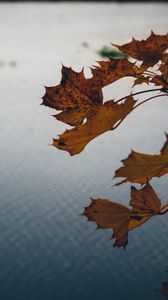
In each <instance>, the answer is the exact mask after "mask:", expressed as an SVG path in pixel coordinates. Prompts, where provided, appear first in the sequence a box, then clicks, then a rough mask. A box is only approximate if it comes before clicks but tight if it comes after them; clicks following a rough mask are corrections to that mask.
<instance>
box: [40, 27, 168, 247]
mask: <svg viewBox="0 0 168 300" xmlns="http://www.w3.org/2000/svg"><path fill="white" fill-rule="evenodd" d="M114 46H115V47H117V49H118V50H119V51H121V53H122V54H123V55H121V57H120V58H118V59H116V58H114V57H110V58H109V59H108V60H106V61H100V62H99V65H98V66H95V67H92V68H91V71H92V77H91V78H86V77H85V75H84V72H83V70H82V71H81V72H79V73H78V72H75V71H73V70H72V69H71V68H68V67H65V66H63V67H62V78H61V82H60V84H59V85H57V86H52V87H46V92H45V95H44V96H43V102H42V104H43V105H46V106H49V107H51V108H53V109H56V110H59V111H61V112H59V113H58V114H56V115H55V118H56V119H57V120H59V121H62V122H64V123H66V124H68V125H70V126H72V127H73V128H72V129H69V130H66V131H65V132H64V133H63V134H61V135H60V136H59V138H57V139H53V146H54V147H56V148H58V149H60V150H65V151H67V152H69V153H70V155H75V154H78V153H80V152H81V151H83V149H84V148H85V146H86V145H87V144H88V143H89V142H90V141H91V140H93V139H94V138H96V137H97V136H99V135H101V134H103V133H105V132H106V131H108V130H114V129H116V128H117V127H118V126H119V125H120V124H121V122H123V120H124V119H125V118H126V117H127V116H128V114H130V113H131V112H132V111H133V110H134V109H136V108H137V107H138V106H139V105H142V104H143V103H145V102H147V101H150V100H152V99H154V98H157V97H161V96H168V53H167V52H166V51H167V49H168V35H156V34H154V33H153V32H151V34H150V36H149V37H148V38H147V39H146V40H142V41H138V40H135V39H133V40H132V41H131V42H130V43H127V44H124V45H122V46H119V45H114ZM127 76H129V77H132V79H133V87H134V86H135V85H137V84H142V83H146V84H148V86H149V85H152V88H150V89H148V90H145V91H141V92H137V93H131V94H129V95H126V96H124V97H123V98H121V99H117V100H114V99H113V100H110V101H106V102H104V101H103V93H102V89H103V87H105V86H107V85H109V84H113V83H114V82H116V81H117V80H119V79H121V78H123V77H127ZM153 85H155V86H157V87H156V88H154V87H153ZM149 92H155V95H153V96H151V97H150V98H147V99H145V100H143V101H140V100H138V101H139V102H138V101H135V99H134V96H135V95H136V96H137V95H141V94H142V93H149ZM122 162H123V166H122V167H121V168H120V169H118V170H117V171H116V172H115V176H114V177H122V178H124V179H123V180H122V181H121V182H119V183H117V184H116V185H119V184H122V183H124V182H131V183H139V184H141V185H143V186H142V187H141V189H139V190H138V189H136V188H135V187H133V186H132V187H131V200H130V202H129V204H130V206H132V208H131V209H130V208H127V207H126V206H123V205H121V204H119V203H116V202H112V201H109V200H107V199H92V202H91V204H90V205H89V206H88V207H86V208H85V210H84V213H83V215H85V216H86V217H87V218H88V220H90V221H94V222H95V223H96V224H97V227H98V228H111V229H112V230H113V235H112V238H115V242H114V246H117V247H124V248H125V247H126V245H127V243H128V232H129V231H130V230H133V229H135V228H136V227H138V226H140V225H142V224H143V223H144V222H146V221H147V220H149V219H150V218H151V217H152V216H155V215H162V214H164V213H165V212H167V211H168V209H166V208H167V206H168V204H166V205H164V206H161V202H160V200H159V198H158V196H157V194H156V192H155V191H154V189H153V188H152V186H151V185H150V184H149V181H150V180H151V179H152V178H153V177H160V176H162V175H164V174H166V173H168V135H166V141H165V143H164V146H163V147H162V149H161V151H160V154H157V155H150V154H142V153H138V152H135V151H132V152H131V154H130V155H129V156H128V157H127V158H126V159H124V160H123V161H122Z"/></svg>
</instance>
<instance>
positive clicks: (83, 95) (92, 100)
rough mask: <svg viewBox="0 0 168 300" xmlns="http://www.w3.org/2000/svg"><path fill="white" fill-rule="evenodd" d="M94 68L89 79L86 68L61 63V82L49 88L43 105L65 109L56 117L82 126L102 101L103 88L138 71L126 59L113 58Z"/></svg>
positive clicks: (67, 122)
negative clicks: (72, 67)
mask: <svg viewBox="0 0 168 300" xmlns="http://www.w3.org/2000/svg"><path fill="white" fill-rule="evenodd" d="M98 63H99V66H96V67H94V68H91V70H92V77H91V78H88V79H86V78H85V76H84V72H83V70H82V71H81V72H75V71H74V70H72V69H71V68H67V67H65V66H62V79H61V82H60V84H59V85H57V86H53V87H46V93H45V95H44V96H43V98H42V99H43V102H42V104H43V105H45V106H49V107H51V108H54V109H56V110H63V112H61V113H59V114H57V115H55V118H56V119H57V120H59V121H62V122H64V123H66V124H69V125H71V126H76V125H80V124H82V123H83V121H84V119H85V118H87V117H88V115H90V114H91V113H92V112H93V113H94V108H95V107H96V105H99V104H102V103H103V94H102V88H103V87H104V86H106V85H108V84H110V83H113V82H114V81H116V80H118V79H120V78H122V77H125V76H135V74H138V72H139V70H138V67H137V66H135V64H133V63H131V62H129V61H128V60H127V59H113V58H110V59H109V60H108V61H100V62H98Z"/></svg>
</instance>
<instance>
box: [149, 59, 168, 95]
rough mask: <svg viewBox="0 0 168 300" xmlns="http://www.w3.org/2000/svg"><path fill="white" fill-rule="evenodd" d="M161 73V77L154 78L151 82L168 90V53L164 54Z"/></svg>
mask: <svg viewBox="0 0 168 300" xmlns="http://www.w3.org/2000/svg"><path fill="white" fill-rule="evenodd" d="M159 71H160V72H161V75H156V76H154V77H153V78H152V80H151V82H153V83H155V85H161V86H162V87H163V88H166V89H168V53H165V54H164V56H163V58H162V63H161V66H160V68H159Z"/></svg>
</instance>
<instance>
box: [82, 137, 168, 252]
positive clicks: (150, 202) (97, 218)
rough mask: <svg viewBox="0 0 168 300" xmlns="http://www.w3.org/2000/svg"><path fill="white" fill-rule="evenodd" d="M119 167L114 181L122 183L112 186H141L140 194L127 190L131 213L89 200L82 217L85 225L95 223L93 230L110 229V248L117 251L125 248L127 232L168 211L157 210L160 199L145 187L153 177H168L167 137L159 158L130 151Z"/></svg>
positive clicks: (114, 206)
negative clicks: (120, 179) (129, 195)
mask: <svg viewBox="0 0 168 300" xmlns="http://www.w3.org/2000/svg"><path fill="white" fill-rule="evenodd" d="M123 163H124V166H123V167H121V168H120V169H119V170H117V171H116V174H115V177H126V179H124V180H123V181H121V182H119V183H117V184H116V185H119V184H122V183H124V182H126V181H129V182H133V183H134V182H136V183H139V184H141V185H143V187H142V188H141V189H140V190H138V189H136V188H135V187H134V186H131V200H130V202H129V205H131V206H132V209H129V208H127V207H126V206H123V205H121V204H119V203H116V202H112V201H109V200H106V199H96V200H95V199H92V202H91V204H90V205H89V206H88V207H86V208H85V210H84V213H83V215H85V216H86V217H87V218H88V220H89V221H94V222H96V224H97V228H111V229H112V230H113V235H112V238H115V242H114V247H115V246H117V247H119V248H120V247H124V248H125V247H126V245H127V243H128V232H129V231H130V230H133V229H135V228H136V227H138V226H140V225H142V224H143V223H145V222H146V221H148V220H149V219H150V218H151V217H153V216H155V215H163V214H165V213H166V212H167V211H168V209H167V207H168V204H165V205H164V206H162V207H161V202H160V199H159V198H158V196H157V194H156V192H155V191H154V189H153V188H152V186H151V185H150V184H149V180H150V179H152V178H153V177H156V176H157V177H160V176H162V175H164V174H166V173H168V135H166V142H165V143H164V146H163V147H162V149H161V152H160V154H158V155H150V154H142V153H137V152H133V151H132V152H131V154H130V155H129V156H128V158H126V159H125V160H123ZM144 184H145V185H144Z"/></svg>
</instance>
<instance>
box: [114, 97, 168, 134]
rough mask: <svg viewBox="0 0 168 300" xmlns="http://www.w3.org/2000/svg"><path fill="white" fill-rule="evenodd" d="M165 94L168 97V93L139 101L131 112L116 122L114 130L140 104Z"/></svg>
mask: <svg viewBox="0 0 168 300" xmlns="http://www.w3.org/2000/svg"><path fill="white" fill-rule="evenodd" d="M163 96H167V97H168V94H162V95H156V96H152V97H150V98H147V99H145V100H143V101H142V102H140V103H138V104H137V105H135V106H134V107H133V108H132V109H131V110H130V112H129V113H128V114H127V115H126V116H125V117H124V118H123V119H121V120H120V121H119V122H118V123H117V124H116V126H114V127H113V128H112V130H114V129H116V128H117V127H118V126H119V125H120V124H121V123H122V121H123V120H124V119H125V118H126V117H127V116H128V115H129V114H130V113H131V112H132V111H133V110H134V109H136V108H137V107H138V106H140V105H142V104H144V103H146V102H148V101H150V100H152V99H155V98H158V97H163Z"/></svg>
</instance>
